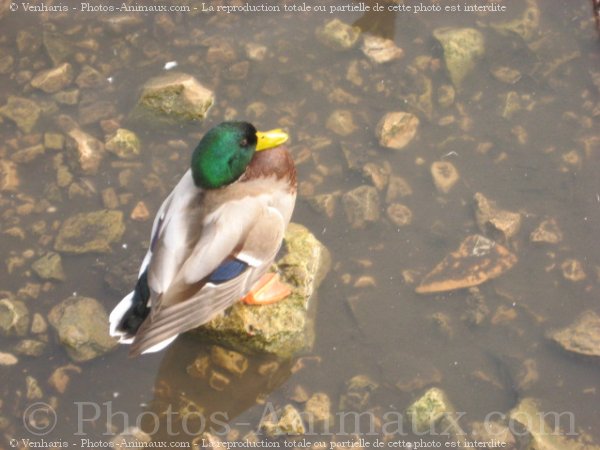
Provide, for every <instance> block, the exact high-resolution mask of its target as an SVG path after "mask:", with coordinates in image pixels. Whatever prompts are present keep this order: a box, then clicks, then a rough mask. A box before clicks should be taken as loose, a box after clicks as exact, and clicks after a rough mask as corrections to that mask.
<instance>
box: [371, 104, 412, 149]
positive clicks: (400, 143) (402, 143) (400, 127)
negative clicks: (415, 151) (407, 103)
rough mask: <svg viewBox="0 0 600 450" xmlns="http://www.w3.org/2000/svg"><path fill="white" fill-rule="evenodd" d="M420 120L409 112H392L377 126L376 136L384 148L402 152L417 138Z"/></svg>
mask: <svg viewBox="0 0 600 450" xmlns="http://www.w3.org/2000/svg"><path fill="white" fill-rule="evenodd" d="M418 128H419V118H418V117H417V116H415V115H413V114H411V113H407V112H390V113H387V114H386V115H385V116H383V117H382V118H381V120H380V121H379V123H378V124H377V129H376V134H377V139H379V144H380V145H381V146H383V147H387V148H393V149H396V150H401V149H403V148H404V147H406V146H407V145H408V144H409V143H410V142H411V141H412V140H413V138H414V137H415V136H416V134H417V129H418Z"/></svg>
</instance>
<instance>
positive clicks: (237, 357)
mask: <svg viewBox="0 0 600 450" xmlns="http://www.w3.org/2000/svg"><path fill="white" fill-rule="evenodd" d="M210 359H211V361H212V362H213V364H215V365H217V366H219V367H221V368H223V369H225V370H226V371H227V372H229V373H232V374H233V375H237V376H238V377H241V376H242V375H243V374H244V373H245V372H246V370H248V358H246V357H245V356H244V355H242V354H241V353H238V352H234V351H233V350H226V349H224V348H223V347H220V346H218V345H213V346H212V348H211V351H210Z"/></svg>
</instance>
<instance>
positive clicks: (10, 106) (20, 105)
mask: <svg viewBox="0 0 600 450" xmlns="http://www.w3.org/2000/svg"><path fill="white" fill-rule="evenodd" d="M41 112H42V110H41V108H40V107H39V106H38V104H37V103H35V102H34V101H32V100H29V99H27V98H23V97H16V96H14V95H10V96H9V97H8V101H7V102H6V105H4V106H3V107H2V108H0V115H2V116H4V117H6V118H7V119H10V120H12V121H13V122H14V123H15V124H17V126H18V127H19V129H20V130H21V131H23V132H24V133H30V132H31V130H33V127H35V124H36V123H37V121H38V118H39V117H40V113H41Z"/></svg>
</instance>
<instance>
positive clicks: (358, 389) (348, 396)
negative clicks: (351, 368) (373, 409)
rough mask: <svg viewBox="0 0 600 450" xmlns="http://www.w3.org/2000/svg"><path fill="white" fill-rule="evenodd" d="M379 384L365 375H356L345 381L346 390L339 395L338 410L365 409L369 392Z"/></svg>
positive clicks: (368, 402)
mask: <svg viewBox="0 0 600 450" xmlns="http://www.w3.org/2000/svg"><path fill="white" fill-rule="evenodd" d="M378 387H379V385H378V384H377V383H376V382H375V381H373V380H372V379H371V378H369V377H368V376H367V375H356V376H354V377H352V378H350V379H349V380H348V381H347V382H346V392H345V393H344V394H343V395H342V396H341V397H340V405H339V406H340V407H339V409H340V411H357V412H360V411H366V410H367V409H368V408H369V407H370V401H371V394H372V393H373V392H374V391H375V390H376V389H377V388H378Z"/></svg>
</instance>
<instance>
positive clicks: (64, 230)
mask: <svg viewBox="0 0 600 450" xmlns="http://www.w3.org/2000/svg"><path fill="white" fill-rule="evenodd" d="M124 232H125V225H124V224H123V213H122V212H121V211H110V210H106V209H104V210H100V211H94V212H89V213H79V214H75V215H74V216H71V217H69V218H68V219H67V220H65V221H64V222H63V224H62V226H61V227H60V230H59V231H58V236H57V237H56V242H55V243H54V249H55V250H56V251H59V252H67V253H76V254H80V253H90V252H98V253H108V252H110V244H112V243H113V242H117V241H119V240H120V239H121V236H123V233H124Z"/></svg>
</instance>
